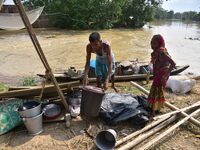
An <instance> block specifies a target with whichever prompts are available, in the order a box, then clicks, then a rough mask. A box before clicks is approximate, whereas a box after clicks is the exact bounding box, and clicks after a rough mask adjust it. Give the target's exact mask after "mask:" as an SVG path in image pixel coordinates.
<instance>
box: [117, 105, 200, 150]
mask: <svg viewBox="0 0 200 150" xmlns="http://www.w3.org/2000/svg"><path fill="white" fill-rule="evenodd" d="M197 106H200V102H197V103H195V104H193V105H191V106H189V107H185V108H183V109H181V110H182V111H186V110H189V109H192V108H194V107H197ZM179 112H180V110H176V111H173V112H170V113H167V114H164V115H161V116H158V117H154V120H156V121H154V122H152V123H151V124H149V125H147V126H145V127H144V128H143V129H141V130H139V131H136V132H134V133H132V134H130V135H128V136H126V137H124V138H122V139H120V140H118V141H117V142H116V145H115V147H117V146H119V145H121V144H122V143H124V142H126V141H128V140H130V139H131V138H133V137H135V136H137V135H139V134H141V133H143V132H145V131H147V130H149V129H151V128H153V127H155V126H157V125H158V124H160V123H161V122H163V121H165V120H167V119H169V118H170V117H171V115H173V114H177V113H179Z"/></svg>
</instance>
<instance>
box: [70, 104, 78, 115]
mask: <svg viewBox="0 0 200 150" xmlns="http://www.w3.org/2000/svg"><path fill="white" fill-rule="evenodd" d="M69 111H70V114H71V116H72V117H77V116H78V115H80V107H78V106H77V107H76V106H72V105H69Z"/></svg>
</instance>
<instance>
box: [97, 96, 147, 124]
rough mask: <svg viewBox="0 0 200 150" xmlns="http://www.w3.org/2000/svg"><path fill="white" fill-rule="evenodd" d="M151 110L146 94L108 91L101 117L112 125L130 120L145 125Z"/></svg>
mask: <svg viewBox="0 0 200 150" xmlns="http://www.w3.org/2000/svg"><path fill="white" fill-rule="evenodd" d="M149 112H150V111H149V108H148V104H147V98H146V97H145V96H135V95H132V94H119V93H107V94H106V95H105V96H104V98H103V101H102V104H101V111H100V117H101V118H102V119H103V120H104V121H105V122H106V123H107V124H111V125H115V124H117V123H119V122H122V121H125V120H129V121H130V122H131V123H132V124H134V125H141V126H143V125H145V124H146V123H147V122H148V121H149Z"/></svg>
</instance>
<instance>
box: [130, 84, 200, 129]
mask: <svg viewBox="0 0 200 150" xmlns="http://www.w3.org/2000/svg"><path fill="white" fill-rule="evenodd" d="M130 83H131V85H133V86H134V87H136V88H137V89H139V90H140V91H142V92H143V93H144V94H146V95H149V91H147V90H146V89H145V88H143V87H142V86H140V85H139V84H137V83H135V82H133V81H131V82H130ZM165 105H166V106H167V107H168V108H170V109H172V110H179V108H178V107H176V106H174V105H172V104H170V103H169V102H165ZM180 114H181V115H182V116H184V117H187V116H188V114H186V113H185V112H184V111H181V112H180ZM189 121H190V122H191V123H193V124H194V125H196V126H198V127H200V122H199V121H198V120H197V119H195V118H194V117H191V118H189Z"/></svg>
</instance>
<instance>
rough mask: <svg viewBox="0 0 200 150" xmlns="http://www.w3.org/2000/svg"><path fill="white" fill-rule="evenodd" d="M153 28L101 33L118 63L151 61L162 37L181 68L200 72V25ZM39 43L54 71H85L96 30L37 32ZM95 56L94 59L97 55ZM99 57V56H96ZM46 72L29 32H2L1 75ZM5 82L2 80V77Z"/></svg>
mask: <svg viewBox="0 0 200 150" xmlns="http://www.w3.org/2000/svg"><path fill="white" fill-rule="evenodd" d="M150 26H151V27H152V28H149V26H145V27H144V28H142V29H135V30H134V29H111V30H100V31H99V32H100V33H101V36H102V39H103V40H107V41H109V42H110V44H111V47H112V49H113V51H114V53H115V56H116V60H117V61H119V60H133V59H135V58H139V60H145V61H149V59H150V53H151V49H150V44H149V43H150V40H151V37H152V36H153V35H154V34H162V35H163V37H164V38H165V41H166V47H167V49H168V51H169V53H170V55H171V56H172V58H173V59H174V60H175V62H176V63H177V65H185V64H189V65H190V68H189V69H188V70H187V72H188V71H190V72H194V73H200V71H199V66H200V61H199V60H200V53H199V52H200V41H199V40H190V39H188V38H190V37H191V38H200V24H199V23H194V22H192V23H188V22H180V21H156V22H152V23H150ZM35 31H36V34H37V37H38V39H39V42H40V44H41V46H42V48H43V51H44V53H45V55H46V57H47V60H48V61H49V64H50V66H51V68H52V69H53V70H54V71H55V70H57V69H67V68H68V67H69V66H75V67H77V68H83V67H84V63H85V55H86V52H85V47H86V45H87V43H88V35H89V34H90V33H91V32H92V31H72V30H59V29H35ZM93 57H94V56H93ZM94 58H95V57H94ZM37 73H44V67H43V65H42V63H41V61H40V59H39V57H38V55H37V53H36V51H35V49H34V47H33V45H32V43H31V40H30V38H29V36H28V34H27V32H26V30H20V31H15V32H13V31H9V32H8V31H3V30H0V76H27V75H35V74H37ZM0 79H1V78H0Z"/></svg>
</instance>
